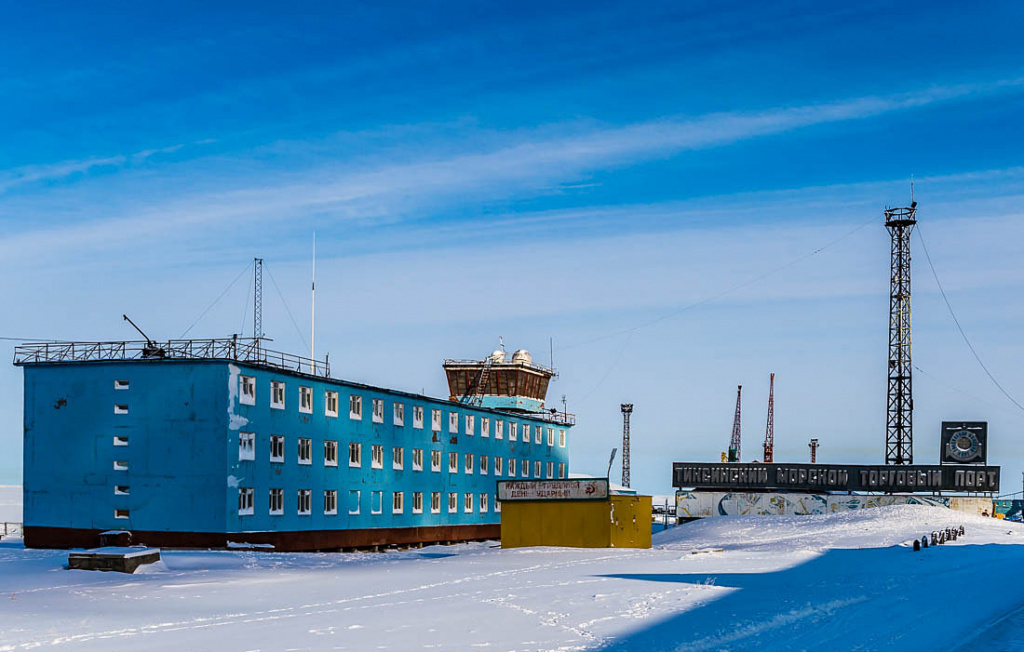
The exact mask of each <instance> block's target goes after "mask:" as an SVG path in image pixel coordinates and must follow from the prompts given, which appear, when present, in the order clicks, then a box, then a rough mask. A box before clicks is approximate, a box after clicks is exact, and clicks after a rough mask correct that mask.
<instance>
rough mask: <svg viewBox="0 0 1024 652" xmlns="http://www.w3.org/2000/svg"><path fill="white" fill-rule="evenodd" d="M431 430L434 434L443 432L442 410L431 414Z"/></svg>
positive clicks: (433, 411)
mask: <svg viewBox="0 0 1024 652" xmlns="http://www.w3.org/2000/svg"><path fill="white" fill-rule="evenodd" d="M430 429H431V430H433V431H434V432H441V410H432V411H431V412H430Z"/></svg>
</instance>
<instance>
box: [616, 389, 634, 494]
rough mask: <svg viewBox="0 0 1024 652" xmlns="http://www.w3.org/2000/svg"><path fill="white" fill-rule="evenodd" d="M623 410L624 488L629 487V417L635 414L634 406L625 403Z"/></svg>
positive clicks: (622, 406)
mask: <svg viewBox="0 0 1024 652" xmlns="http://www.w3.org/2000/svg"><path fill="white" fill-rule="evenodd" d="M619 409H621V410H622V486H623V487H628V486H629V415H631V414H633V404H632V403H623V404H622V405H620V406H619Z"/></svg>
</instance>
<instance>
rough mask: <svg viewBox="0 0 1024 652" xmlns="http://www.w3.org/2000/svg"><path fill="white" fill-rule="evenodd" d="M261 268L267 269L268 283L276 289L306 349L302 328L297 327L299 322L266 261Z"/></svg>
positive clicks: (307, 346) (307, 345)
mask: <svg viewBox="0 0 1024 652" xmlns="http://www.w3.org/2000/svg"><path fill="white" fill-rule="evenodd" d="M263 269H265V270H267V276H269V277H270V283H271V284H272V285H273V286H274V289H275V290H276V291H277V296H278V297H280V299H281V303H282V304H284V310H285V312H286V313H288V318H289V319H291V320H292V326H294V327H295V332H296V333H298V334H299V340H300V341H301V342H302V344H303V345H304V346H305V347H306V348H307V349H308V348H309V344H307V343H306V338H305V337H303V335H302V329H300V328H299V324H298V323H297V322H296V321H295V317H294V316H292V311H291V309H290V308H289V307H288V302H287V301H285V300H284V294H282V293H281V288H279V287H277V281H276V280H274V273H273V272H271V271H270V267H268V266H267V264H266V263H264V264H263Z"/></svg>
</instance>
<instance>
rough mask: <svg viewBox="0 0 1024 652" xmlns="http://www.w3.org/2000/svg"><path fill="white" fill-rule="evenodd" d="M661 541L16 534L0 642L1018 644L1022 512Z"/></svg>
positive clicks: (800, 524) (760, 521) (728, 521)
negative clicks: (570, 544) (410, 541)
mask: <svg viewBox="0 0 1024 652" xmlns="http://www.w3.org/2000/svg"><path fill="white" fill-rule="evenodd" d="M960 524H963V525H964V526H965V527H966V529H967V534H966V536H965V537H962V538H961V539H959V540H958V541H957V542H955V543H951V544H948V545H945V546H940V547H937V548H934V549H929V550H927V551H922V552H917V553H915V552H913V551H912V550H911V549H910V548H909V547H907V546H906V545H905V544H906V543H907V542H908V541H909V540H911V539H912V538H914V537H915V536H920V535H922V534H924V533H926V532H930V531H931V530H933V529H936V528H939V527H946V526H951V525H960ZM655 544H656V545H655V548H653V549H651V550H573V549H558V548H538V549H519V550H501V549H499V548H495V547H493V545H492V544H472V545H459V546H450V547H441V546H438V547H432V548H424V549H421V550H407V551H401V552H389V553H380V554H371V553H365V554H283V553H281V554H275V553H260V552H254V551H232V552H226V551H217V552H184V551H182V552H176V551H165V553H164V560H163V562H161V564H159V565H156V566H153V567H147V568H146V570H145V571H144V572H143V571H140V573H139V574H136V575H131V576H128V575H120V574H112V573H98V572H88V571H67V570H64V569H63V565H64V563H65V561H66V556H67V555H66V553H63V552H59V551H41V550H25V549H24V548H23V547H21V546H20V545H19V544H18V543H17V542H2V543H0V650H21V649H28V648H34V647H39V646H55V647H61V648H67V649H74V650H92V649H97V650H98V649H131V650H138V649H168V650H170V649H173V650H218V651H223V650H284V649H322V650H446V651H447V650H476V649H486V650H583V649H594V648H603V649H608V650H616V651H622V650H642V651H643V652H654V651H656V650H677V649H678V650H740V649H786V650H803V649H807V650H811V649H833V650H855V649H861V650H876V649H886V648H900V649H947V650H948V649H952V648H955V647H956V646H957V645H962V646H963V649H968V650H974V649H978V650H982V649H1004V650H1018V649H1024V641H1021V640H1019V639H1017V637H1019V636H1021V634H1020V632H1021V631H1022V627H1021V625H1022V624H1024V611H1021V609H1022V607H1024V589H1022V588H1021V587H1024V545H1021V544H1024V526H1021V525H1018V524H1011V523H1005V522H1002V521H996V520H993V519H983V518H980V517H973V516H968V515H965V514H961V513H957V512H952V511H949V510H945V509H941V508H936V507H922V506H899V507H887V508H881V509H872V510H865V511H863V512H847V513H842V514H836V515H829V516H804V517H727V518H718V519H708V520H705V521H700V522H696V523H692V524H689V525H684V526H680V527H678V528H675V529H673V530H670V531H668V532H665V533H661V534H659V535H656V538H655Z"/></svg>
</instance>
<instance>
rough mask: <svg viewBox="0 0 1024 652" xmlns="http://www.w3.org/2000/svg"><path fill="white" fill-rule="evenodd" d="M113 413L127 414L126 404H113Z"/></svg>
mask: <svg viewBox="0 0 1024 652" xmlns="http://www.w3.org/2000/svg"><path fill="white" fill-rule="evenodd" d="M114 414H128V406H127V405H115V406H114Z"/></svg>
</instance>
